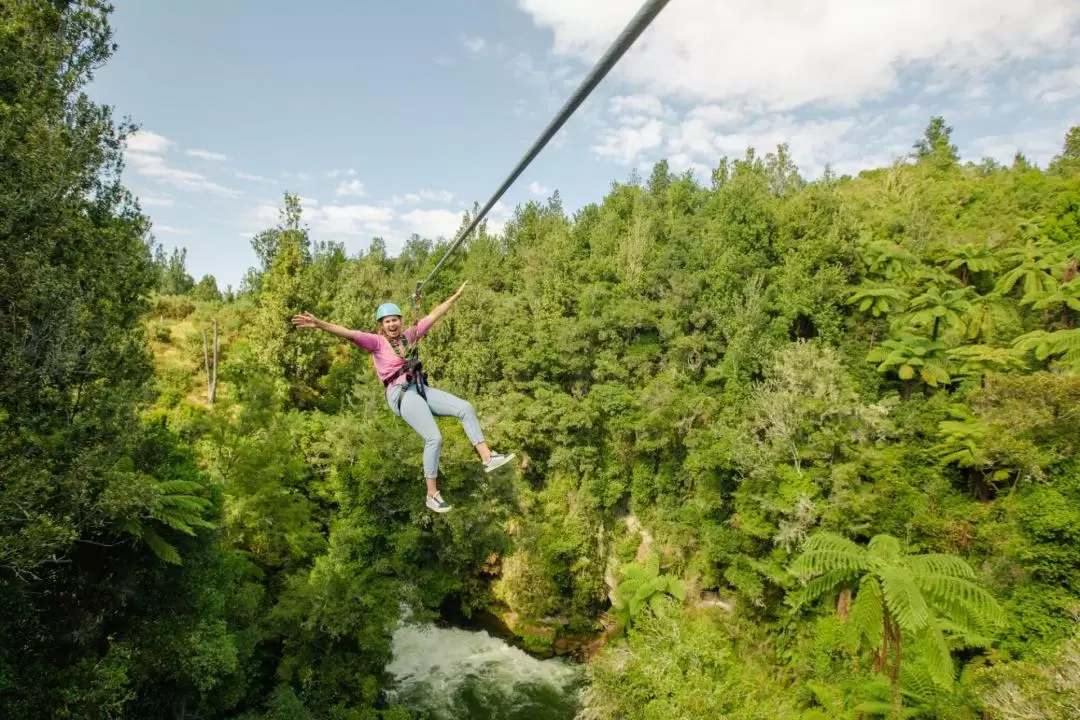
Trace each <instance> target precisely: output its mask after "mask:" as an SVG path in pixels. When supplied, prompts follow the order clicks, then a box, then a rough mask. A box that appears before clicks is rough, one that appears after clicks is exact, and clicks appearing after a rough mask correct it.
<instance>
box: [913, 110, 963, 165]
mask: <svg viewBox="0 0 1080 720" xmlns="http://www.w3.org/2000/svg"><path fill="white" fill-rule="evenodd" d="M952 130H953V129H952V127H951V126H949V125H946V124H945V118H943V117H941V116H935V117H932V118H930V123H929V124H928V125H927V126H926V130H925V132H924V133H923V137H922V138H921V139H920V140H919V141H918V142H916V143H915V145H914V149H915V157H916V158H918V159H920V160H922V159H931V160H934V161H935V162H937V163H939V164H942V165H953V164H956V163H957V162H959V161H960V153H959V151H958V150H957V148H956V145H953V144H952V143H951V142H950V139H951V137H952Z"/></svg>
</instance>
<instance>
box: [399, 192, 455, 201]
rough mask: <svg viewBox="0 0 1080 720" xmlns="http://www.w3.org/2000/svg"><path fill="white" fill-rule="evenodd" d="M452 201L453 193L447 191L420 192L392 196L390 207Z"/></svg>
mask: <svg viewBox="0 0 1080 720" xmlns="http://www.w3.org/2000/svg"><path fill="white" fill-rule="evenodd" d="M453 199H454V193H452V192H450V191H449V190H421V191H420V192H414V193H405V194H404V195H394V196H393V197H392V198H390V204H391V205H417V204H419V203H421V202H424V201H425V200H426V201H429V202H437V203H448V202H452V201H453Z"/></svg>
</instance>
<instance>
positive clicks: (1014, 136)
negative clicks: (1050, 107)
mask: <svg viewBox="0 0 1080 720" xmlns="http://www.w3.org/2000/svg"><path fill="white" fill-rule="evenodd" d="M1055 133H1059V138H1058V141H1057V142H1053V141H1051V140H1050V139H1049V138H1052V137H1054V134H1055ZM1064 137H1065V133H1064V132H1062V131H1061V129H1060V128H1056V127H1055V128H1045V129H1038V130H1026V131H1021V132H1015V133H1010V134H1007V135H986V136H983V137H980V138H976V139H975V140H973V141H972V143H971V147H972V149H973V150H974V151H975V152H977V153H978V154H979V156H980V157H989V158H993V159H994V160H997V161H998V162H1000V163H1003V164H1005V165H1010V164H1012V161H1013V157H1014V156H1015V155H1016V151H1017V150H1019V151H1021V152H1022V153H1023V154H1024V156H1025V157H1027V159H1028V160H1030V161H1031V162H1034V163H1035V164H1037V165H1042V166H1044V167H1045V166H1046V164H1047V163H1049V162H1050V160H1051V158H1053V157H1054V156H1055V155H1057V154H1058V153H1059V152H1061V146H1062V142H1063V141H1064Z"/></svg>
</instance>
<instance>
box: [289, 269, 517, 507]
mask: <svg viewBox="0 0 1080 720" xmlns="http://www.w3.org/2000/svg"><path fill="white" fill-rule="evenodd" d="M468 284H469V283H468V281H467V280H466V281H465V282H464V283H462V285H461V287H460V288H458V290H457V292H455V293H454V294H453V295H451V296H450V297H449V298H447V299H446V300H445V301H444V302H443V303H442V304H441V305H439V306H438V307H436V308H434V309H433V310H432V311H431V312H430V313H429V314H428V315H427V316H425V317H424V318H423V319H421V320H420V322H418V323H417V324H416V325H414V326H413V327H410V328H408V329H407V330H403V327H404V326H403V323H402V313H401V308H399V307H398V306H397V305H395V304H393V303H383V304H382V305H380V306H379V309H378V310H377V311H376V313H375V322H376V323H378V332H377V333H369V332H364V331H362V330H351V329H349V328H345V327H342V326H341V325H334V324H333V323H328V322H326V321H325V320H320V319H319V318H317V317H315V316H314V315H312V314H311V313H302V314H300V315H296V316H294V317H293V319H292V323H293V325H294V326H296V327H310V328H318V329H320V330H325V331H326V332H328V333H331V334H333V335H337V336H338V337H342V338H345V339H346V340H350V341H352V342H353V343H355V344H356V345H359V346H360V347H362V348H363V349H364V350H367V351H368V352H369V353H371V361H372V363H373V364H374V365H375V373H376V374H377V375H378V376H379V379H380V380H382V381H383V384H384V385H385V386H386V401H387V403H388V404H389V405H390V410H391V411H392V412H393V413H394V414H395V415H397V416H398V417H400V418H401V419H403V420H404V421H405V422H407V423H408V424H409V426H410V427H412V429H413V430H415V431H416V432H417V433H418V434H419V435H420V437H422V438H423V439H424V478H425V479H426V480H427V506H428V508H430V509H431V510H434V511H435V512H438V513H444V512H448V511H449V510H450V507H451V506H450V505H448V504H447V503H446V502H445V501H444V500H443V499H442V495H441V494H440V493H439V490H438V488H437V487H436V480H437V479H438V476H439V456H440V454H441V452H442V434H441V433H440V432H439V426H438V425H437V424H436V423H435V417H434V416H436V415H437V416H454V417H457V418H458V419H459V420H461V424H462V426H463V427H464V429H465V434H466V435H467V436H468V438H469V440H470V442H472V444H473V447H474V448H476V451H477V453H479V455H480V461H481V462H482V463H483V464H484V470H485V471H486V472H491V471H492V470H495V469H497V468H499V467H502V466H503V465H505V464H506V463H508V462H510V460H512V459H513V458H514V454H513V453H511V454H509V455H499V454H497V453H492V452H491V450H490V449H489V448H488V446H487V442H486V441H485V440H484V434H483V431H482V430H481V429H480V422H479V420H477V417H476V410H475V409H474V408H473V406H472V405H471V404H470V403H469V402H467V401H465V400H462V399H461V398H459V397H456V396H454V395H451V394H450V393H448V392H446V391H444V390H439V389H437V388H433V387H430V386H428V385H427V384H426V382H425V381H424V378H423V377H422V376H421V377H416V376H415V374H414V373H412V372H411V370H410V366H409V362H408V361H409V344H410V343H412V344H415V343H416V342H417V341H418V340H420V338H422V337H423V336H424V335H426V334H427V332H428V330H430V329H431V326H432V325H433V324H434V323H435V321H436V320H438V319H439V318H441V317H442V316H443V315H445V314H446V312H447V311H448V310H450V308H451V307H453V305H454V303H455V302H457V300H458V298H459V297H461V293H462V291H464V290H465V286H466V285H468Z"/></svg>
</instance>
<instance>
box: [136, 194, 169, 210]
mask: <svg viewBox="0 0 1080 720" xmlns="http://www.w3.org/2000/svg"><path fill="white" fill-rule="evenodd" d="M139 204H140V205H142V206H144V207H171V206H172V204H173V199H172V198H171V197H169V196H168V195H146V196H140V197H139Z"/></svg>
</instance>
